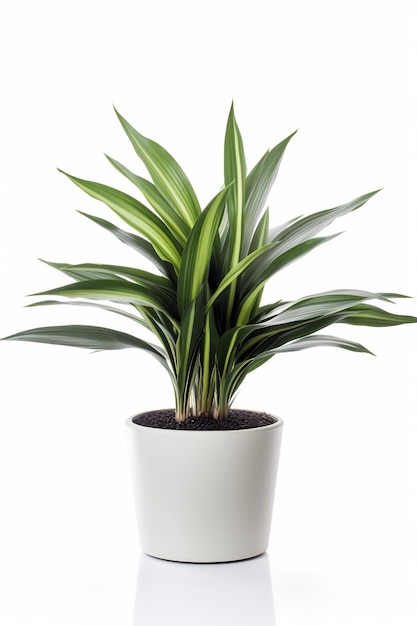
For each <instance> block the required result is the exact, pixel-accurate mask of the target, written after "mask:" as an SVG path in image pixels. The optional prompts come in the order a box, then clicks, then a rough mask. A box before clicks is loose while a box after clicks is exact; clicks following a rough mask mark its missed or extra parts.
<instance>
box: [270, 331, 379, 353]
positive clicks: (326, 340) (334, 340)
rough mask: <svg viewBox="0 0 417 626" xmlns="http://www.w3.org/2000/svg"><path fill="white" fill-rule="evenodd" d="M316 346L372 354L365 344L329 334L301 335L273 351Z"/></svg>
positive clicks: (290, 350) (287, 350) (295, 349)
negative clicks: (299, 337)
mask: <svg viewBox="0 0 417 626" xmlns="http://www.w3.org/2000/svg"><path fill="white" fill-rule="evenodd" d="M317 347H325V348H328V347H332V348H343V349H344V350H351V351H352V352H367V353H368V354H373V353H372V352H371V351H370V350H368V348H365V346H363V345H362V344H360V343H356V342H355V341H349V340H348V339H341V338H340V337H333V336H331V335H312V336H309V337H302V338H301V339H296V340H295V341H293V342H290V343H288V344H285V345H283V346H280V347H279V348H275V349H274V350H273V353H274V354H277V353H279V352H295V351H297V350H305V349H307V348H317Z"/></svg>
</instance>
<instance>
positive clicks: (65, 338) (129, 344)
mask: <svg viewBox="0 0 417 626" xmlns="http://www.w3.org/2000/svg"><path fill="white" fill-rule="evenodd" d="M4 340H13V341H32V342H36V343H49V344H55V345H60V346H72V347H76V348H87V349H89V350H120V349H123V348H140V349H142V350H145V351H146V352H149V353H150V354H152V356H154V357H156V358H157V359H158V361H159V362H160V363H162V365H164V367H167V362H166V359H165V356H164V354H163V352H162V351H161V350H160V349H159V348H158V347H157V346H154V345H153V344H150V343H147V342H145V341H142V340H141V339H139V338H138V337H134V336H133V335H129V334H127V333H124V332H120V331H117V330H112V329H110V328H101V327H99V326H80V325H70V326H46V327H44V328H33V329H31V330H25V331H22V332H20V333H16V334H14V335H10V336H9V337H5V338H4Z"/></svg>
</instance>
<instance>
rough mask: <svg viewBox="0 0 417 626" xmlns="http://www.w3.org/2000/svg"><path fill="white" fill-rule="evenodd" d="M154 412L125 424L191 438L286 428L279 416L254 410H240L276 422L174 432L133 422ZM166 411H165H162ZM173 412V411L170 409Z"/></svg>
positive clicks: (132, 418) (129, 418)
mask: <svg viewBox="0 0 417 626" xmlns="http://www.w3.org/2000/svg"><path fill="white" fill-rule="evenodd" d="M154 410H159V409H150V410H149V411H141V413H135V415H131V416H130V417H128V418H127V419H126V420H125V424H126V426H127V427H128V428H134V429H137V428H139V429H141V430H145V431H153V432H156V431H158V432H161V433H171V434H172V435H173V436H177V435H184V434H187V435H190V436H200V437H201V436H216V435H217V436H218V437H219V436H223V437H224V436H225V435H229V436H231V435H233V436H237V435H239V434H242V433H254V432H263V431H266V430H275V429H276V428H282V427H283V426H284V421H283V420H282V419H281V418H280V417H278V416H277V415H274V414H273V413H268V412H267V411H255V410H253V409H240V410H243V411H245V410H247V411H250V412H251V413H259V414H262V413H266V414H267V415H269V416H271V417H273V418H274V419H275V420H276V421H275V422H274V423H273V424H266V425H265V426H257V427H255V428H235V429H230V430H185V429H184V430H180V429H179V430H174V429H172V428H155V427H154V426H143V425H141V424H135V422H134V421H133V420H134V418H135V417H137V416H138V415H141V414H142V413H151V412H152V411H154ZM162 410H164V409H162ZM169 410H172V409H169Z"/></svg>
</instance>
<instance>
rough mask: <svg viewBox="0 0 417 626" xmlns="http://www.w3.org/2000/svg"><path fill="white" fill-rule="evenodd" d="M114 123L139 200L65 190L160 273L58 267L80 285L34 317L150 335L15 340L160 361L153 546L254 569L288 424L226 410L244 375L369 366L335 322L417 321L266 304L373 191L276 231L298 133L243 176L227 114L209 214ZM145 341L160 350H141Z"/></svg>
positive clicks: (368, 308) (355, 310) (145, 464)
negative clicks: (330, 357)
mask: <svg viewBox="0 0 417 626" xmlns="http://www.w3.org/2000/svg"><path fill="white" fill-rule="evenodd" d="M116 113H117V112H116ZM117 116H118V118H119V121H120V122H121V125H122V127H123V129H124V131H125V132H126V134H127V136H128V138H129V140H130V141H131V143H132V145H133V148H134V150H135V151H136V153H137V155H138V156H139V158H140V160H141V161H142V163H143V164H144V165H145V167H146V169H147V170H148V172H149V175H150V178H151V180H148V179H145V178H143V177H142V176H139V175H138V174H136V173H134V172H132V171H130V170H129V169H127V168H126V167H125V166H124V165H122V164H121V163H119V162H118V161H116V160H114V159H112V158H109V157H107V158H108V160H109V161H110V163H111V164H112V165H113V166H114V167H115V168H116V169H117V170H118V171H119V172H120V173H121V174H123V175H124V176H125V177H126V178H127V179H128V180H129V181H130V182H131V183H132V184H133V185H134V186H135V187H136V189H137V190H139V191H140V192H141V194H142V196H143V197H144V201H142V200H138V199H137V198H136V197H133V196H131V195H129V194H127V193H124V192H122V191H119V190H116V189H114V188H112V187H109V186H106V185H104V184H101V183H96V182H91V181H87V180H83V179H81V178H76V177H74V176H70V175H68V174H67V176H68V177H69V179H70V180H71V181H72V182H74V183H75V184H76V185H78V187H80V188H81V189H82V190H83V191H85V192H86V193H87V194H89V195H90V196H92V197H93V198H95V199H97V200H100V201H101V202H103V203H104V204H106V205H107V206H108V207H109V208H110V209H111V210H112V211H113V212H114V213H115V214H116V215H117V216H118V217H119V218H121V220H122V221H123V222H125V223H126V224H127V225H128V226H129V230H124V229H123V228H120V227H119V226H116V225H115V224H113V223H112V222H109V221H107V220H105V219H102V218H101V217H96V216H93V215H90V214H85V213H84V214H83V215H85V216H86V217H87V218H88V219H89V220H92V221H93V222H95V223H96V224H97V225H98V226H100V227H102V228H104V229H105V230H107V231H108V232H109V233H111V234H112V235H114V236H115V237H117V238H118V239H119V240H120V241H121V242H122V243H124V244H126V245H128V246H130V247H132V248H134V250H136V251H137V252H138V253H139V254H140V255H143V256H145V257H146V258H147V259H148V260H150V261H151V262H152V263H153V265H154V266H155V272H151V271H147V270H144V269H139V268H137V267H126V266H117V265H108V264H95V263H84V264H78V265H69V264H66V263H50V265H51V266H52V267H54V268H56V269H57V270H59V271H61V272H63V273H64V274H66V275H67V276H69V277H70V278H71V279H72V282H70V283H69V284H66V285H64V286H61V287H58V288H55V289H51V290H48V291H44V292H42V293H39V294H35V295H37V296H43V297H46V298H47V299H46V300H41V301H40V302H36V303H35V304H36V305H44V304H47V305H58V304H63V303H65V304H75V305H80V304H87V305H91V306H96V307H100V308H102V309H104V310H106V311H110V312H111V313H114V314H115V315H117V316H125V317H127V318H128V319H129V320H131V321H133V322H135V323H137V329H138V331H139V334H138V335H136V334H129V333H126V332H122V331H119V330H113V329H109V328H103V327H96V326H86V325H69V326H52V327H44V328H35V329H32V330H27V331H23V332H19V333H16V334H14V335H11V336H9V337H6V339H13V340H24V341H35V342H44V343H50V344H60V345H67V346H78V347H82V348H88V349H92V350H114V349H120V348H132V347H133V348H140V349H142V350H145V351H146V352H147V353H148V354H151V355H152V356H153V357H154V358H156V359H157V360H158V361H159V362H160V364H161V365H162V366H163V367H164V368H165V370H166V372H167V373H168V375H169V376H170V379H171V382H172V386H173V391H174V397H175V409H174V408H173V409H170V410H156V411H152V412H150V413H146V414H140V415H138V416H135V417H133V418H130V419H129V420H128V432H129V436H130V445H131V447H132V453H133V454H132V458H133V477H134V483H135V489H136V493H137V509H138V520H139V530H140V536H141V543H142V547H143V549H144V551H145V552H147V553H148V554H151V555H153V556H157V557H161V558H165V559H170V560H178V561H194V562H216V561H232V560H239V559H244V558H248V557H252V556H255V555H257V554H260V553H262V552H264V551H265V550H266V548H267V545H268V537H269V530H270V522H271V514H272V506H273V498H274V490H275V478H276V470H277V464H278V453H279V447H280V441H281V435H282V424H283V423H282V420H281V419H280V418H277V417H274V416H272V415H268V414H265V413H260V412H251V411H242V410H237V409H232V408H231V405H232V401H233V398H234V396H235V394H236V392H237V391H238V389H239V387H240V385H241V384H242V383H243V381H244V380H245V377H246V376H247V375H248V374H249V373H251V372H252V371H254V370H255V369H256V368H258V367H260V366H261V365H263V364H264V363H266V362H267V361H268V360H269V359H271V357H272V356H274V355H275V354H278V353H281V352H290V351H296V350H304V349H306V348H312V347H315V346H335V347H339V348H343V349H346V350H353V351H355V352H368V350H367V349H366V348H365V347H364V346H363V345H361V344H359V343H356V342H353V341H350V340H346V339H341V338H339V337H335V336H333V335H327V334H321V333H320V331H321V330H323V329H324V328H326V327H327V326H330V325H332V324H336V323H343V324H353V325H366V326H375V327H377V326H391V325H395V324H405V323H408V322H415V321H416V318H414V317H411V316H406V315H398V314H393V313H391V312H389V311H387V310H385V309H383V308H381V307H380V306H377V305H376V304H375V303H374V302H373V301H382V302H385V303H387V302H390V301H392V299H395V298H398V297H401V296H400V295H399V294H388V293H373V292H368V291H360V290H333V291H328V292H324V293H316V294H308V295H306V296H304V297H300V298H298V299H297V300H294V301H286V300H281V299H277V300H276V301H274V302H271V303H264V302H263V300H262V295H263V290H264V287H265V284H266V283H267V281H268V280H269V279H270V278H271V277H272V276H274V275H275V274H276V273H277V272H279V271H280V270H281V269H282V268H284V267H285V266H287V265H288V264H289V263H291V262H293V261H295V260H297V259H299V258H301V257H302V256H304V255H305V254H307V253H308V252H311V251H312V250H314V249H315V248H317V247H318V246H320V245H322V244H323V243H325V242H326V241H329V240H330V239H332V238H333V237H335V235H330V236H321V237H319V236H317V234H318V233H319V232H320V231H321V230H322V229H324V228H325V227H327V226H329V225H330V224H331V223H332V222H333V220H335V219H336V218H338V217H341V216H343V215H347V214H348V213H351V212H352V211H355V210H356V209H358V208H360V207H361V206H362V205H364V204H365V203H366V202H367V201H368V200H369V199H370V198H372V197H373V196H374V195H375V193H376V192H371V193H367V194H365V195H362V196H360V197H358V198H356V199H355V200H352V201H351V202H348V203H346V204H342V205H340V206H337V207H335V208H331V209H328V210H324V211H320V212H318V213H314V214H311V215H307V216H306V217H298V218H296V219H293V220H291V221H289V222H287V223H285V224H283V225H281V226H278V227H273V228H270V226H269V210H268V209H267V208H265V203H266V199H267V196H268V193H269V191H270V189H271V186H272V184H273V183H274V180H275V178H276V175H277V172H278V169H279V166H280V163H281V160H282V157H283V154H284V151H285V149H286V147H287V145H288V143H289V141H290V139H291V137H292V136H293V135H290V136H289V137H287V138H286V139H284V140H283V141H281V142H280V143H278V144H277V145H276V146H275V147H274V148H272V149H271V150H268V151H267V152H266V153H265V154H264V156H263V157H262V158H261V159H260V161H259V162H258V163H257V164H256V165H255V167H253V169H251V171H249V173H248V172H247V169H246V162H245V154H244V148H243V143H242V138H241V134H240V131H239V128H238V125H237V123H236V119H235V115H234V109H233V105H232V107H231V110H230V114H229V117H228V121H227V127H226V134H225V142H224V185H223V188H222V189H221V191H220V192H219V193H217V194H216V195H215V196H214V197H213V199H212V200H211V202H210V203H209V204H208V206H206V207H205V208H204V209H203V210H202V208H201V207H200V204H199V201H198V200H197V197H196V194H195V192H194V190H193V188H192V186H191V184H190V182H189V180H188V178H187V177H186V175H185V173H184V172H183V170H182V169H181V167H180V166H179V165H178V163H177V162H176V161H175V160H174V158H173V157H172V156H171V155H170V154H169V153H168V152H167V151H166V150H165V149H164V148H163V147H162V146H160V145H159V144H157V143H156V142H154V141H152V140H151V139H148V138H146V137H144V136H143V135H141V134H140V133H139V132H137V131H136V130H135V129H134V128H133V126H131V125H130V124H129V123H128V122H127V121H126V120H125V119H124V118H123V117H122V116H121V115H120V114H119V113H117ZM51 297H52V299H51ZM32 306H33V305H32ZM143 328H145V329H146V330H149V331H151V332H152V333H153V334H154V336H155V338H156V340H157V342H156V343H151V342H148V341H145V340H144V339H143V338H142V337H141V332H140V331H141V330H142V329H143ZM157 408H158V407H157Z"/></svg>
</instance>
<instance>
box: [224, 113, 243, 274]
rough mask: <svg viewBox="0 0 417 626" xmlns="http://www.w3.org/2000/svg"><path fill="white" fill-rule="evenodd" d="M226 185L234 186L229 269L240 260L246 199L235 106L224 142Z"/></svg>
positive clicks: (229, 205)
mask: <svg viewBox="0 0 417 626" xmlns="http://www.w3.org/2000/svg"><path fill="white" fill-rule="evenodd" d="M224 184H225V187H229V186H230V185H232V188H231V192H230V194H229V197H228V201H227V211H228V218H229V234H230V237H229V249H228V250H227V252H228V253H229V254H228V257H229V258H228V267H229V268H232V267H234V266H235V265H236V264H237V263H238V262H239V260H240V252H241V246H242V240H243V229H244V209H245V197H246V192H245V186H246V161H245V153H244V149H243V142H242V136H241V134H240V131H239V128H238V125H237V123H236V118H235V114H234V107H233V104H232V106H231V108H230V113H229V118H228V120H227V126H226V135H225V140H224Z"/></svg>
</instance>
